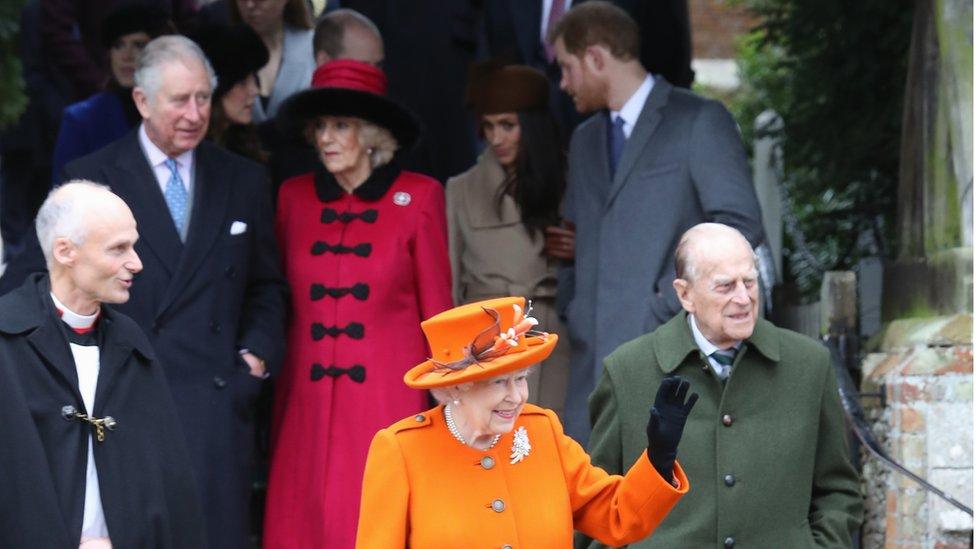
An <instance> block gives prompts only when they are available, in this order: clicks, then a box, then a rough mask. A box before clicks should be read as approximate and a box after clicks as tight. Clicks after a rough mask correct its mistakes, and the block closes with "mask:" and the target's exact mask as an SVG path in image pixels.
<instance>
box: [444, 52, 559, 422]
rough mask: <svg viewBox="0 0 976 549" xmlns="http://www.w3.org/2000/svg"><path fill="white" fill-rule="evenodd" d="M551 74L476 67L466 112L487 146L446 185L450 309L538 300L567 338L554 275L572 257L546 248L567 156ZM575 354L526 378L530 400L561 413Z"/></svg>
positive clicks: (543, 314)
mask: <svg viewBox="0 0 976 549" xmlns="http://www.w3.org/2000/svg"><path fill="white" fill-rule="evenodd" d="M548 98H549V90H548V82H547V81H546V77H545V75H543V74H542V73H541V72H539V71H538V70H536V69H532V68H530V67H527V66H524V65H508V66H502V65H498V64H495V63H483V64H478V65H475V66H473V70H472V72H471V75H470V77H469V83H468V105H469V108H470V109H471V110H472V111H473V112H474V114H475V116H477V117H478V121H479V124H480V128H481V134H482V136H483V137H484V139H485V141H486V142H487V143H488V147H487V148H485V151H484V152H483V153H481V155H480V156H479V157H478V163H477V164H475V165H474V167H472V168H471V169H470V170H468V171H466V172H464V173H463V174H460V175H458V176H456V177H453V178H451V179H450V180H448V182H447V189H446V192H447V220H448V235H449V239H450V252H451V272H452V273H453V295H454V303H455V304H456V305H461V304H464V303H471V302H474V301H481V300H484V299H488V298H491V297H500V296H505V295H511V294H517V295H524V296H525V297H526V298H527V299H531V300H532V307H533V310H534V311H535V316H536V318H538V319H539V320H540V321H541V322H542V323H543V324H545V325H546V326H547V327H549V329H550V330H551V331H552V332H554V333H557V334H562V333H564V332H563V330H564V328H563V324H562V322H561V321H560V320H559V315H558V314H557V313H556V308H555V297H556V268H557V267H558V265H559V264H560V261H561V259H562V258H566V259H572V244H571V243H570V244H569V245H568V247H567V246H566V245H565V244H564V243H563V242H562V241H561V240H553V239H550V240H549V244H550V246H548V247H547V246H546V244H547V240H546V231H547V230H550V227H553V225H555V224H557V223H558V222H559V209H560V205H561V202H562V195H563V189H564V188H565V185H566V157H565V152H564V151H565V149H564V145H563V140H562V139H561V137H560V132H559V128H558V126H557V125H556V121H555V119H553V117H552V115H551V114H550V113H549V111H548V107H547V104H548ZM568 376H569V347H568V346H563V347H560V348H559V349H557V350H556V351H555V352H554V353H553V355H551V356H550V358H549V359H547V361H546V367H545V368H543V369H541V370H540V371H539V372H537V373H536V374H535V375H533V376H530V377H529V387H530V391H529V392H530V393H531V394H532V395H533V396H532V402H533V403H535V404H539V405H540V406H542V407H544V408H550V409H552V410H554V411H555V412H556V414H557V415H559V414H561V413H562V409H563V402H564V401H565V399H566V380H567V378H568Z"/></svg>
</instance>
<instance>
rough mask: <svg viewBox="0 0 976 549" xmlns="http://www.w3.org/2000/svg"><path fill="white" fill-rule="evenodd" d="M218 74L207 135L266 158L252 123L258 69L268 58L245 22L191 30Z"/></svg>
mask: <svg viewBox="0 0 976 549" xmlns="http://www.w3.org/2000/svg"><path fill="white" fill-rule="evenodd" d="M190 37H191V38H193V40H194V41H195V42H196V43H197V44H199V45H200V48H201V49H203V52H204V53H205V54H206V55H207V59H209V60H210V64H211V65H213V68H214V72H215V73H216V74H217V88H216V89H215V90H214V92H213V97H211V102H210V104H211V111H210V126H209V127H208V128H207V137H208V138H209V139H210V140H212V141H213V142H215V143H217V144H218V145H221V146H222V147H224V148H226V149H227V150H229V151H231V152H235V153H237V154H239V155H242V156H246V157H248V158H251V159H252V160H255V161H257V162H262V163H263V162H265V161H266V160H267V153H265V152H264V150H263V149H262V147H261V141H260V139H259V137H258V131H257V126H256V125H255V124H254V104H255V103H254V102H255V98H256V97H257V96H258V79H257V71H258V70H259V69H260V68H261V67H263V66H264V65H265V64H267V62H268V48H267V47H265V45H264V42H262V41H261V37H259V36H258V34H257V33H256V32H254V30H253V29H251V27H249V26H247V25H242V24H239V25H232V26H225V25H206V26H203V27H199V28H197V29H196V30H195V31H194V32H193V33H191V36H190Z"/></svg>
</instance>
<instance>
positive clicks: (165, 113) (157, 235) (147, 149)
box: [0, 36, 286, 549]
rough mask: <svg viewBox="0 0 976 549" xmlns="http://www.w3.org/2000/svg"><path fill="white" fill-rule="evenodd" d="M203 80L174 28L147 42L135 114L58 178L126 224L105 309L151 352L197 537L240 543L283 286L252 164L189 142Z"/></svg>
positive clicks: (208, 73) (197, 121) (205, 92)
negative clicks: (176, 420)
mask: <svg viewBox="0 0 976 549" xmlns="http://www.w3.org/2000/svg"><path fill="white" fill-rule="evenodd" d="M214 83H215V79H214V76H213V69H212V68H211V67H210V64H209V62H208V61H207V59H206V57H205V56H204V55H203V53H202V52H201V51H200V48H199V47H197V45H196V44H194V43H193V42H191V41H190V40H188V39H186V38H184V37H181V36H164V37H161V38H157V39H156V40H153V41H152V42H150V43H149V44H148V45H147V46H146V48H145V50H143V52H142V55H141V56H140V57H139V61H138V64H137V69H136V87H135V88H134V90H133V97H134V99H135V102H136V106H137V107H138V109H139V113H140V114H141V116H142V118H143V122H142V124H141V125H140V126H139V127H138V128H137V129H136V130H134V131H132V132H131V133H129V134H127V135H126V136H125V137H123V138H122V139H120V140H118V141H116V142H114V143H112V144H111V145H108V146H107V147H105V148H104V149H101V150H100V151H97V152H95V153H93V154H91V155H88V156H85V157H82V158H80V159H78V160H75V161H74V162H71V163H69V164H68V165H67V166H66V168H65V172H64V174H63V177H62V180H65V179H76V178H83V179H90V180H92V181H96V182H99V183H104V184H107V185H109V186H110V187H111V188H112V191H113V192H115V193H116V194H117V195H119V196H120V197H121V198H122V199H123V200H125V202H126V203H127V204H128V205H129V207H130V208H131V209H132V213H133V214H134V215H135V218H136V221H137V222H138V223H139V229H140V232H141V234H142V239H140V240H139V242H138V244H137V245H136V250H137V251H138V253H139V255H140V257H142V260H143V263H144V265H145V269H144V270H143V272H142V273H141V274H140V275H139V280H138V283H137V284H136V285H135V288H134V289H133V291H132V297H131V299H130V300H129V302H128V303H126V304H124V305H120V306H119V307H118V309H119V310H121V311H122V312H124V313H125V314H127V315H129V316H130V317H132V318H133V319H134V320H135V321H136V322H137V323H138V324H139V325H140V326H141V327H142V328H143V330H145V331H146V332H147V334H148V335H149V338H150V340H151V341H152V344H153V346H154V347H155V348H156V349H157V350H158V353H159V358H160V363H162V365H163V367H164V369H165V371H166V375H167V379H168V380H169V384H170V388H171V390H172V393H173V399H174V401H175V402H176V407H177V410H178V411H179V414H180V418H181V420H182V422H183V430H184V433H185V435H186V439H187V446H188V447H189V450H190V455H191V458H192V460H193V465H194V469H195V473H196V477H197V482H198V484H199V487H200V491H201V498H202V503H203V508H204V509H205V511H206V518H207V529H208V536H209V542H210V547H211V548H218V547H227V548H233V549H240V548H241V547H245V546H246V545H247V541H246V539H247V532H248V507H249V504H250V493H251V478H252V472H253V463H252V461H253V457H252V456H253V451H252V450H253V444H254V429H253V424H254V417H253V416H254V409H253V404H254V399H255V398H256V396H257V394H258V391H259V389H260V388H261V385H262V383H263V380H264V378H265V377H267V376H268V374H269V373H270V372H273V371H274V370H275V368H277V367H278V366H279V364H280V361H281V358H282V354H283V351H284V349H283V340H284V334H283V331H284V320H283V317H284V310H285V296H286V293H285V292H286V287H285V283H284V281H283V279H282V276H281V273H280V271H279V260H278V252H277V249H276V244H275V241H274V235H273V230H272V222H273V214H272V210H271V195H270V191H269V188H268V184H267V180H266V177H265V174H264V170H263V168H262V167H261V166H260V165H258V164H256V163H253V162H250V161H248V160H246V159H244V158H241V157H239V156H236V155H234V154H231V153H228V152H226V151H224V150H223V149H220V148H219V147H217V146H216V145H213V144H212V143H210V142H204V141H202V140H203V137H204V135H205V134H206V132H207V125H208V123H209V119H210V96H211V93H212V89H213V85H214ZM35 248H36V242H35ZM25 254H26V253H25ZM22 255H23V254H22ZM32 255H33V256H34V257H35V258H36V257H37V253H36V252H35V253H34V254H32ZM28 262H29V258H22V260H20V261H14V262H13V263H12V264H11V266H10V267H9V268H8V271H9V272H8V273H5V275H4V284H2V285H0V286H5V287H9V286H10V285H11V284H16V283H17V281H18V280H19V279H22V278H23V276H24V273H25V271H26V272H30V270H31V269H30V265H28V264H27V263H28ZM35 265H36V263H35ZM39 266H40V265H39Z"/></svg>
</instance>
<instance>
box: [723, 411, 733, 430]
mask: <svg viewBox="0 0 976 549" xmlns="http://www.w3.org/2000/svg"><path fill="white" fill-rule="evenodd" d="M722 425H725V426H726V427H731V426H732V416H731V415H729V414H725V415H723V416H722Z"/></svg>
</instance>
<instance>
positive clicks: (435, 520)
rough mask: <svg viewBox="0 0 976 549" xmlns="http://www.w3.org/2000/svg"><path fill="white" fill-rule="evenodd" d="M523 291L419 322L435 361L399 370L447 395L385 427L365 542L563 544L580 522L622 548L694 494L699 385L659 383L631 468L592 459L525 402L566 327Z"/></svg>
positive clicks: (374, 461) (366, 504) (367, 504)
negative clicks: (552, 328) (685, 450)
mask: <svg viewBox="0 0 976 549" xmlns="http://www.w3.org/2000/svg"><path fill="white" fill-rule="evenodd" d="M526 306H527V304H526V300H525V299H523V298H514V297H506V298H499V299H493V300H488V301H481V302H478V303H472V304H469V305H464V306H461V307H457V308H455V309H452V310H450V311H447V312H445V313H442V314H440V315H437V316H435V317H433V318H430V319H428V320H426V321H424V322H423V324H422V327H423V329H424V332H425V333H426V335H427V339H428V343H429V345H430V348H431V350H432V352H433V358H431V359H428V360H426V361H424V362H422V363H420V364H419V365H417V366H416V367H414V368H412V369H411V370H410V371H409V372H407V374H406V375H405V376H404V377H403V380H404V382H405V383H406V384H407V385H408V386H410V387H413V388H417V389H431V390H432V392H433V393H434V396H435V397H436V398H437V399H438V400H439V401H440V402H442V405H441V406H438V407H436V408H434V409H432V410H428V411H427V412H425V413H423V414H418V415H415V416H412V417H408V418H406V419H403V420H401V421H399V422H397V423H394V424H393V425H391V426H390V427H388V428H386V429H383V430H382V431H380V432H378V433H377V434H376V436H375V437H374V438H373V443H372V445H371V446H370V450H369V460H368V462H367V465H366V473H365V475H364V478H363V498H362V504H361V516H362V520H361V521H360V523H359V533H358V537H357V544H356V546H357V548H358V549H373V548H377V549H379V548H389V547H506V546H508V547H513V546H514V545H515V544H517V545H519V546H524V547H568V546H569V545H570V544H571V540H572V535H573V529H574V528H575V529H577V530H580V531H582V532H586V533H588V534H589V535H592V536H594V537H596V538H598V539H601V540H604V541H606V542H607V543H611V544H613V545H622V544H626V543H628V542H630V541H633V540H636V539H640V538H641V537H643V536H646V535H647V534H648V533H650V532H651V531H653V530H654V528H655V527H656V526H657V524H658V523H659V522H660V521H661V519H662V518H664V517H665V516H666V515H667V513H668V511H669V510H670V509H671V508H672V506H674V504H675V503H677V502H678V500H679V499H680V498H681V497H682V496H683V495H684V494H686V493H687V492H688V479H687V478H686V477H685V475H684V472H683V471H682V469H681V466H680V465H678V463H677V462H676V461H675V456H676V454H675V448H676V447H677V445H678V441H679V440H680V439H681V431H682V429H683V427H684V422H685V418H686V417H687V416H688V412H689V410H691V408H692V407H693V406H694V403H695V400H696V399H697V398H698V397H697V395H694V394H692V395H690V396H688V398H687V401H686V396H687V390H688V384H687V382H684V381H681V380H680V379H679V378H669V379H667V380H665V381H664V382H662V383H661V386H660V388H659V390H658V393H657V397H656V399H655V403H654V407H653V408H651V410H650V420H649V421H648V422H647V423H646V425H647V441H648V446H647V453H646V454H645V455H640V456H638V457H637V458H636V459H635V460H634V462H633V466H632V467H631V468H630V470H629V471H628V472H627V474H626V475H625V476H622V477H621V476H616V475H608V474H607V473H606V472H605V471H603V470H602V469H600V468H598V467H594V466H592V465H590V461H589V457H588V456H587V455H586V452H584V451H583V449H582V448H581V447H580V446H579V444H577V443H576V442H575V441H574V440H572V439H571V438H569V437H567V436H566V435H564V434H563V432H562V426H561V425H560V423H559V419H558V418H557V417H556V415H555V414H554V413H552V412H551V411H549V410H544V409H542V408H537V407H535V406H533V405H531V404H527V403H526V401H527V399H528V396H529V395H528V383H527V380H526V378H527V376H528V369H529V367H530V366H532V365H533V364H536V363H538V362H540V361H542V360H545V358H546V357H547V356H549V353H551V352H552V350H553V348H554V347H555V345H556V342H557V340H558V336H556V335H555V334H548V335H547V334H544V333H541V332H537V331H535V329H536V327H535V324H537V321H535V320H534V319H533V318H532V317H529V316H526V313H527V311H526V310H525V307H526Z"/></svg>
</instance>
